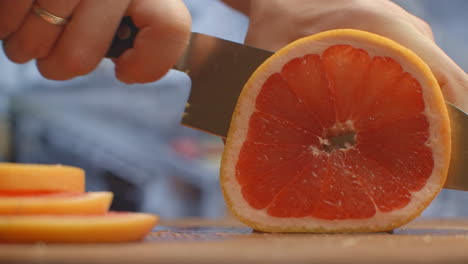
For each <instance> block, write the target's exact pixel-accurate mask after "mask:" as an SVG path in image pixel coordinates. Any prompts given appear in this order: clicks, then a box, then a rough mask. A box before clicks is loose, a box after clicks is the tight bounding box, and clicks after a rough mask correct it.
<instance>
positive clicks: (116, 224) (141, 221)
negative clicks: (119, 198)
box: [0, 213, 159, 243]
mask: <svg viewBox="0 0 468 264" xmlns="http://www.w3.org/2000/svg"><path fill="white" fill-rule="evenodd" d="M158 221H159V218H158V216H156V215H151V214H144V213H109V214H107V215H97V216H93V215H84V216H70V215H67V216H49V215H48V216H45V215H42V216H35V215H34V216H32V215H31V216H29V215H28V216H0V242H8V243H36V242H45V243H121V242H133V241H140V240H142V239H144V238H145V236H146V235H147V234H148V233H149V232H150V231H151V229H152V228H153V227H154V226H155V225H156V224H157V222H158Z"/></svg>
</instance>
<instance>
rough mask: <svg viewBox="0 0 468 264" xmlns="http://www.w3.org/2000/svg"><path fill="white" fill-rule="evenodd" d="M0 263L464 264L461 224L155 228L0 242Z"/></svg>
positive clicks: (466, 238) (466, 251)
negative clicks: (122, 238) (315, 229)
mask: <svg viewBox="0 0 468 264" xmlns="http://www.w3.org/2000/svg"><path fill="white" fill-rule="evenodd" d="M0 263H8V264H15V263H50V264H55V263H57V264H58V263H60V264H62V263H63V264H68V263H70V264H72V263H73V264H74V263H90V264H94V263H114V264H119V263H129V264H137V263H378V264H382V263H468V219H419V220H416V221H413V222H412V223H410V224H408V225H406V226H404V227H402V228H399V229H396V230H394V232H393V233H372V234H270V233H258V232H253V231H252V230H251V229H249V228H247V227H245V226H244V225H242V224H240V223H238V222H236V221H234V220H218V221H216V220H201V219H186V220H179V221H169V222H162V223H161V225H159V226H158V227H157V228H156V229H155V230H154V232H153V233H151V234H150V235H148V237H147V238H146V240H145V241H142V242H138V243H127V244H86V245H76V244H75V245H65V244H41V243H38V244H33V245H19V244H16V245H11V244H0Z"/></svg>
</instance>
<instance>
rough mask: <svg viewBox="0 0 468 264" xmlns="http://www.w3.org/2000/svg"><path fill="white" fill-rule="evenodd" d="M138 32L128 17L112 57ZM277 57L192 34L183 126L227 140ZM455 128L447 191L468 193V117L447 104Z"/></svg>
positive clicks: (185, 61) (181, 65)
mask: <svg viewBox="0 0 468 264" xmlns="http://www.w3.org/2000/svg"><path fill="white" fill-rule="evenodd" d="M137 32H138V28H137V27H136V26H135V25H134V24H133V22H132V21H131V19H130V18H129V17H125V18H124V19H123V20H122V23H121V25H120V27H119V30H118V32H117V34H116V36H115V38H114V40H113V43H112V45H111V48H110V49H109V51H108V53H107V57H114V58H115V57H118V56H119V55H120V54H121V53H122V52H124V51H125V50H126V49H128V48H130V47H132V46H133V40H134V38H135V36H136V34H137ZM271 55H273V53H272V52H270V51H266V50H262V49H258V48H255V47H251V46H247V45H243V44H239V43H236V42H232V41H228V40H224V39H220V38H216V37H213V36H209V35H205V34H201V33H196V32H193V33H191V37H190V41H189V44H188V46H187V48H186V50H185V52H184V54H183V55H182V56H181V58H180V59H179V61H178V62H177V63H176V65H174V67H173V68H174V69H176V70H179V71H183V72H185V73H186V74H187V75H188V76H189V77H190V79H191V81H192V84H191V85H192V87H191V91H190V95H189V98H188V101H187V103H186V107H185V112H184V115H183V117H182V124H183V125H185V126H188V127H191V128H194V129H197V130H201V131H203V132H206V133H210V134H213V135H216V136H219V137H223V138H225V137H226V136H227V134H228V131H229V126H230V122H231V117H232V114H233V112H234V108H235V106H236V103H237V99H238V97H239V95H240V93H241V91H242V88H243V86H244V84H245V83H246V82H247V80H248V78H249V77H250V76H251V75H252V73H253V72H254V71H255V69H257V68H258V66H260V64H262V63H263V62H264V61H265V60H266V59H267V58H269V57H270V56H271ZM446 105H447V109H448V112H449V117H450V123H451V129H452V135H451V136H452V142H455V143H452V155H451V162H450V168H449V173H448V178H447V181H446V183H445V185H444V188H448V189H454V190H463V191H468V162H465V160H466V159H467V157H468V137H466V136H465V135H466V133H467V131H468V116H467V114H466V113H465V112H463V111H462V110H461V109H459V108H458V107H456V106H454V105H453V104H451V103H449V102H446Z"/></svg>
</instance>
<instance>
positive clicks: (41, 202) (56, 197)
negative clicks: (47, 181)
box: [0, 192, 112, 215]
mask: <svg viewBox="0 0 468 264" xmlns="http://www.w3.org/2000/svg"><path fill="white" fill-rule="evenodd" d="M13 194H14V193H13V192H5V193H2V192H0V215H32V214H41V215H46V214H49V215H65V214H75V215H76V214H78V215H80V214H105V213H106V212H107V211H108V210H109V206H110V204H111V201H112V193H111V192H88V193H71V192H58V193H34V192H28V193H25V192H20V193H19V194H17V195H13Z"/></svg>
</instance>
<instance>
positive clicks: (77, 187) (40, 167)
mask: <svg viewBox="0 0 468 264" xmlns="http://www.w3.org/2000/svg"><path fill="white" fill-rule="evenodd" d="M0 190H28V191H29V190H36V191H38V190H40V191H64V192H84V190H85V173H84V171H83V170H82V169H80V168H77V167H72V166H64V165H45V164H20V163H0Z"/></svg>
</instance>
